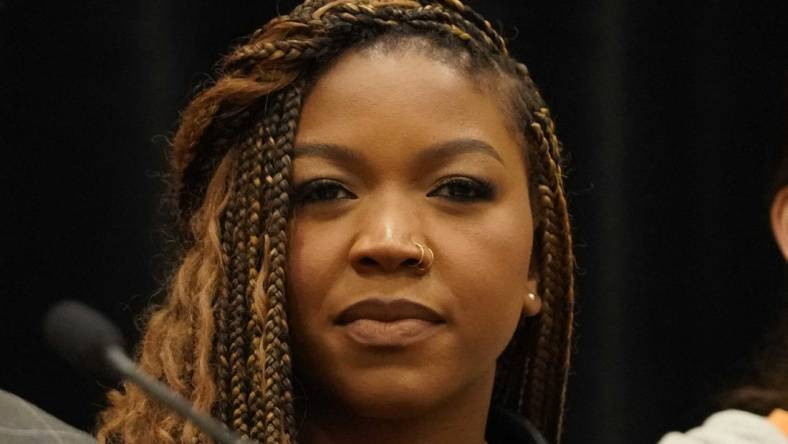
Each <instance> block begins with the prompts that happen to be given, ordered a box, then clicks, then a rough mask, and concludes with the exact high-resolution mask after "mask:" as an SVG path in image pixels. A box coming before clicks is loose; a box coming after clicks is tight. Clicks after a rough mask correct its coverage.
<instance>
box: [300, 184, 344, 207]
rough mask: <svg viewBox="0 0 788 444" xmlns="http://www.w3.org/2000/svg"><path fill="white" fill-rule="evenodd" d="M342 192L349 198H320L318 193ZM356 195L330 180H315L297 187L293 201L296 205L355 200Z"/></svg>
mask: <svg viewBox="0 0 788 444" xmlns="http://www.w3.org/2000/svg"><path fill="white" fill-rule="evenodd" d="M329 191H333V192H342V193H345V194H347V195H348V196H349V197H326V196H320V195H319V194H318V193H325V192H329ZM355 198H356V195H355V194H353V193H351V192H350V191H348V190H347V188H345V187H344V186H342V184H341V183H340V182H337V181H336V180H332V179H317V180H313V181H311V182H307V183H305V184H303V185H301V186H299V187H298V188H297V189H296V190H295V201H296V203H298V204H301V205H303V204H308V203H313V202H326V201H329V200H338V199H355Z"/></svg>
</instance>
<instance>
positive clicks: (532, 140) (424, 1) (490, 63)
mask: <svg viewBox="0 0 788 444" xmlns="http://www.w3.org/2000/svg"><path fill="white" fill-rule="evenodd" d="M408 38H422V39H427V40H428V41H429V43H430V44H431V45H432V46H433V47H434V49H436V55H440V54H438V53H440V51H443V52H444V53H445V52H446V51H449V52H451V53H452V55H458V54H459V55H462V54H466V55H467V57H464V58H463V57H460V58H457V57H452V58H451V59H447V60H451V61H453V63H457V64H459V65H461V67H462V68H465V69H466V71H467V72H469V73H470V74H472V75H479V74H484V75H487V76H490V75H493V76H497V77H496V80H500V82H498V83H496V86H498V87H499V89H500V86H507V87H508V88H503V89H508V90H509V91H507V93H504V94H502V97H504V98H505V101H506V102H510V103H507V105H508V108H509V109H508V111H510V114H511V117H512V119H513V121H515V122H516V127H517V128H516V129H517V130H518V131H519V132H520V133H521V134H522V135H523V137H524V142H525V143H524V149H525V150H526V156H525V157H526V164H527V165H526V166H527V171H528V176H529V180H530V182H531V183H530V187H531V197H532V199H531V200H532V205H533V206H534V214H535V217H536V221H537V223H536V224H535V227H536V228H535V231H536V233H535V238H534V251H533V255H534V266H535V267H536V268H538V270H537V272H538V277H539V289H538V291H539V295H540V296H541V297H542V299H543V309H542V312H541V314H540V315H539V316H538V317H536V318H523V319H521V321H520V323H519V325H518V327H517V330H516V331H515V334H514V337H513V339H512V341H511V342H510V344H509V345H508V346H507V348H506V350H505V351H504V353H503V354H502V356H501V357H500V358H499V362H498V366H497V370H496V382H495V387H494V392H493V402H494V403H496V404H499V405H502V406H505V407H508V408H510V409H513V410H516V411H518V412H520V413H522V414H524V415H525V416H527V417H528V418H529V419H530V420H531V421H532V422H533V423H534V424H535V425H536V426H537V427H538V428H539V429H541V430H542V431H543V432H544V433H545V435H546V436H547V438H548V439H549V440H550V441H553V442H558V441H559V439H560V433H561V429H562V419H563V409H564V402H565V392H566V383H567V377H568V369H569V357H570V350H571V335H572V314H573V300H574V295H573V266H574V259H573V255H572V242H571V230H570V225H569V215H568V209H567V202H566V198H565V193H564V188H563V174H562V170H561V165H562V157H561V146H560V143H559V142H558V138H557V137H556V133H555V125H554V123H553V120H552V118H551V117H550V113H549V110H548V109H547V107H546V106H545V104H544V101H543V100H542V98H541V95H540V94H539V92H538V90H537V88H536V86H535V85H534V83H533V82H532V80H531V78H530V75H529V73H528V70H527V69H526V68H525V66H524V65H522V64H519V63H517V62H516V61H514V60H513V59H512V58H510V57H509V55H508V51H507V48H506V44H505V42H504V40H503V39H502V38H501V36H500V35H499V34H498V33H497V32H496V31H495V30H494V29H493V28H492V26H491V25H490V24H489V22H487V21H486V20H485V19H484V18H483V17H481V16H480V15H479V14H477V13H476V12H474V11H473V10H472V9H470V8H468V7H467V6H465V5H463V4H462V3H461V2H460V1H458V0H437V1H428V0H419V1H413V0H335V1H326V0H306V1H305V2H304V3H302V4H301V5H300V6H298V7H296V8H295V9H294V10H293V11H292V12H291V14H289V15H286V16H282V17H279V18H277V19H274V20H272V21H271V22H270V23H269V24H268V25H266V26H265V27H263V28H261V29H259V30H257V31H255V32H254V33H253V34H252V35H251V36H250V38H249V40H248V41H247V42H245V43H244V44H242V45H241V46H239V47H238V48H236V49H235V50H234V51H232V52H231V53H230V54H229V55H228V56H226V57H225V59H224V62H223V67H222V70H221V72H220V77H219V78H218V80H217V81H216V83H215V84H214V85H213V86H211V87H209V88H208V89H206V90H205V91H203V92H202V93H201V94H200V95H199V96H197V97H196V98H195V99H194V100H193V101H192V103H191V104H190V105H189V106H188V107H187V109H186V110H185V111H184V113H183V116H182V122H181V126H180V127H179V129H178V132H177V134H176V137H175V140H174V143H173V145H174V146H173V152H174V156H173V163H174V176H175V177H174V179H175V180H174V187H173V189H174V194H175V197H176V204H177V211H178V214H179V220H180V221H181V222H182V224H183V226H184V228H185V229H186V230H184V231H187V232H191V239H190V241H191V242H192V243H193V246H192V248H197V247H198V246H199V244H200V238H201V237H205V236H208V235H210V233H208V234H206V233H205V232H204V231H198V230H194V229H191V228H190V226H193V225H194V219H195V218H198V217H212V218H214V219H216V220H217V223H216V224H214V225H216V226H218V227H219V228H218V229H217V230H216V231H217V233H215V235H216V236H217V237H218V238H219V239H220V249H221V251H220V256H221V259H222V260H221V266H220V267H219V268H220V270H218V271H217V273H218V274H219V275H220V276H219V279H218V284H217V288H216V291H215V296H214V299H213V301H212V303H211V304H212V305H210V307H211V310H212V311H213V315H212V316H208V317H206V319H208V321H210V322H212V323H214V324H215V325H211V328H213V329H214V330H213V331H214V332H215V333H214V341H213V343H212V344H211V348H210V349H208V350H205V349H204V347H202V348H200V347H198V349H197V350H194V351H193V352H192V353H197V354H205V353H209V354H210V355H211V357H212V358H211V362H212V363H213V366H212V367H213V371H214V374H213V375H212V377H213V379H214V381H212V382H214V383H215V386H210V387H213V388H214V389H215V390H216V393H215V396H214V397H213V398H212V399H213V404H212V410H213V412H214V413H215V414H216V415H217V416H218V417H219V418H220V419H221V420H222V421H223V422H224V423H225V424H227V425H228V427H231V428H232V429H234V430H236V431H238V432H239V433H240V434H242V435H244V436H246V437H250V438H252V439H255V440H258V441H260V442H265V443H282V442H295V440H296V434H297V427H296V422H295V409H294V395H293V387H292V379H293V378H292V365H291V356H290V349H289V332H288V325H287V317H286V299H287V295H286V272H285V270H286V263H287V224H288V219H289V215H290V205H291V204H290V193H291V177H292V171H291V170H292V158H291V156H292V148H293V142H294V140H295V135H296V130H297V123H298V120H299V116H300V112H301V104H302V102H303V100H304V98H305V96H306V95H307V94H308V91H309V87H310V85H311V84H312V82H314V80H315V79H316V77H317V76H319V74H320V72H321V70H324V69H326V68H327V67H328V66H329V65H330V63H331V61H332V60H333V59H334V58H335V57H336V56H337V55H338V54H340V53H341V52H343V51H346V50H348V49H349V48H363V47H369V46H371V45H374V44H375V43H376V42H379V41H382V40H384V39H389V40H390V42H389V43H391V44H396V43H397V42H398V41H402V40H405V39H408ZM224 164H229V165H231V166H230V170H231V173H229V174H226V178H225V179H224V180H225V184H223V185H221V186H219V185H217V184H215V182H216V181H217V179H216V177H214V176H215V172H216V171H217V165H224ZM209 182H210V184H209ZM217 190H218V191H217ZM215 193H225V195H224V196H223V198H224V200H223V202H224V204H223V205H222V206H221V207H219V208H218V209H217V210H216V211H214V214H207V215H206V214H205V208H204V207H205V205H206V202H208V201H209V200H211V199H209V197H210V196H212V195H213V194H215ZM212 200H214V201H215V200H216V198H215V197H214V198H213V199H212ZM187 237H188V235H187ZM158 328H165V327H163V326H160V327H158ZM150 329H151V326H150V325H149V326H148V330H150ZM152 334H153V333H152V332H150V331H146V337H147V336H148V335H152ZM192 334H193V333H192ZM146 352H147V354H148V355H150V354H153V353H154V352H155V351H154V350H143V352H142V355H143V357H145V355H146ZM159 365H160V366H164V364H163V363H160V364H159ZM172 365H178V363H177V362H176V363H174V364H172ZM181 372H182V373H184V372H183V371H182V370H181ZM201 374H202V373H201ZM154 375H156V376H158V377H160V378H161V379H164V380H166V378H165V377H163V376H162V372H154ZM194 383H195V384H198V383H199V381H196V382H194ZM203 385H204V384H203ZM120 396H122V395H117V394H116V395H115V399H116V400H117V399H121V398H119V397H120ZM134 396H141V395H139V394H131V393H127V394H126V398H127V399H125V400H123V402H115V406H114V410H113V409H112V408H111V409H110V410H109V411H108V412H106V413H105V415H104V422H103V426H102V429H101V430H100V433H99V436H100V437H106V436H109V437H111V436H123V437H131V436H134V433H130V432H129V431H128V430H126V429H124V425H123V417H124V416H125V417H126V418H127V421H128V422H130V423H131V422H133V420H139V418H137V417H135V415H137V416H139V415H145V413H141V410H140V409H139V404H140V403H142V402H143V401H142V400H135V399H132V398H134ZM124 402H125V404H124ZM113 415H114V416H113ZM152 417H153V414H150V416H149V418H152ZM166 419H167V423H168V424H171V423H172V422H173V418H172V417H171V416H170V417H167V418H166ZM175 422H176V425H175V426H170V427H169V428H168V430H169V432H170V433H171V434H173V436H174V437H175V438H178V437H180V438H179V439H180V440H181V441H179V442H193V441H194V439H187V438H189V437H188V436H186V434H182V435H181V434H179V433H180V431H181V430H183V424H182V422H181V423H179V424H178V423H177V421H175ZM145 432H146V431H145V429H144V428H142V429H141V428H137V431H136V432H135V433H137V435H136V438H137V439H138V440H139V441H140V442H143V441H146V438H145V435H144V433H145ZM149 433H152V432H149ZM202 439H204V440H207V439H206V438H202ZM198 440H199V439H198Z"/></svg>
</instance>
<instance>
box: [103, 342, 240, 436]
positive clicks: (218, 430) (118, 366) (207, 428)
mask: <svg viewBox="0 0 788 444" xmlns="http://www.w3.org/2000/svg"><path fill="white" fill-rule="evenodd" d="M104 356H105V358H106V360H107V362H108V363H109V364H110V365H112V367H113V368H114V369H115V370H116V371H117V372H119V373H120V374H121V375H123V376H124V377H126V378H128V379H129V380H131V382H133V383H134V384H136V385H137V386H138V387H139V388H141V389H142V390H143V391H144V392H145V393H147V394H148V395H150V396H151V397H152V398H153V399H156V400H159V401H161V402H163V403H164V404H165V405H167V407H169V408H171V409H173V410H175V411H176V412H177V413H178V414H179V415H181V416H183V417H184V418H186V419H188V420H190V421H191V422H193V423H194V424H196V425H197V427H198V428H200V430H202V431H203V432H205V433H207V434H208V435H209V436H210V437H211V438H213V440H214V441H216V442H217V444H253V443H252V441H250V440H248V439H243V438H241V437H239V436H238V435H237V434H235V433H233V432H231V431H230V430H227V428H225V427H224V425H223V424H221V423H219V421H216V420H215V419H213V418H211V417H210V416H208V415H205V414H203V413H202V412H199V411H198V410H197V409H195V408H194V406H193V405H192V404H191V403H190V402H188V401H187V400H186V399H184V398H183V397H182V396H180V395H178V393H176V392H174V391H173V390H171V389H170V388H169V387H167V386H166V385H164V384H162V383H161V382H160V381H158V380H156V379H154V378H152V377H151V376H149V375H147V374H146V373H144V372H142V371H140V370H139V369H138V368H137V365H136V364H134V362H133V361H132V360H131V359H129V357H128V356H126V353H125V352H124V351H123V349H122V348H121V347H119V346H117V345H110V346H108V347H107V348H106V349H105V355H104Z"/></svg>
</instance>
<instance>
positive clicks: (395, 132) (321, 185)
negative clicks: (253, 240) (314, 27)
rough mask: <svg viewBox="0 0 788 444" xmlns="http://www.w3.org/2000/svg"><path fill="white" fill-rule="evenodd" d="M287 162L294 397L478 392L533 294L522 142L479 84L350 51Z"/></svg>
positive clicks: (430, 67) (356, 400)
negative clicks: (420, 266) (299, 384)
mask: <svg viewBox="0 0 788 444" xmlns="http://www.w3.org/2000/svg"><path fill="white" fill-rule="evenodd" d="M293 172H294V185H295V187H296V197H295V199H296V201H297V204H296V207H295V210H294V213H293V216H292V221H291V225H290V233H289V235H290V247H289V252H290V253H289V270H288V273H289V275H288V276H289V282H288V285H289V288H288V291H289V295H288V298H289V300H288V304H289V308H288V310H289V313H288V316H289V320H290V326H291V334H292V336H293V349H294V357H295V367H296V371H297V373H298V374H299V376H300V377H301V378H302V379H305V382H306V385H307V387H308V391H309V390H311V391H313V392H317V391H319V393H320V396H318V397H315V396H312V397H311V398H310V402H313V401H315V400H316V398H317V399H319V400H321V401H322V402H326V403H327V405H334V406H341V407H342V408H347V409H350V411H353V412H355V413H357V414H358V413H360V414H363V415H368V416H376V417H398V416H406V415H416V414H423V413H425V412H428V411H429V410H430V409H434V408H438V407H440V406H441V404H444V405H445V403H452V402H460V401H461V400H463V399H466V398H467V397H468V396H477V397H478V396H482V397H484V396H486V397H487V399H488V400H489V394H490V390H491V388H492V383H493V376H494V372H495V361H496V358H497V357H498V356H499V355H500V354H501V353H502V351H503V350H504V348H505V346H506V345H507V343H508V342H509V340H510V339H511V337H512V335H513V333H514V330H515V327H516V325H517V322H518V320H519V317H520V314H521V312H522V310H523V306H524V303H525V302H524V301H525V300H526V295H527V294H528V292H529V291H533V288H532V282H531V283H529V281H528V271H529V261H530V256H531V247H532V241H533V223H532V215H531V208H530V204H529V198H528V182H527V179H526V172H525V168H524V160H523V154H522V152H521V146H520V142H519V139H518V138H517V137H516V136H515V134H513V133H512V131H511V125H509V123H508V121H507V116H506V115H505V114H504V113H503V112H502V110H501V106H500V103H499V102H498V98H497V97H495V94H490V93H484V92H482V91H481V90H480V89H479V88H478V87H476V86H475V85H474V82H473V80H472V79H471V78H469V77H468V76H467V75H466V74H464V73H463V72H461V71H460V70H458V69H456V68H454V67H451V66H449V65H447V64H445V63H441V62H438V61H435V60H434V59H431V58H430V57H428V56H425V55H422V54H419V53H417V52H414V51H408V50H405V51H395V52H394V53H393V54H392V53H389V54H381V53H376V52H372V51H366V52H361V53H360V52H350V53H348V54H346V55H344V56H342V57H341V58H340V60H339V61H338V62H337V63H336V64H335V65H334V66H333V67H332V68H331V69H330V70H328V71H327V72H326V73H325V74H324V75H323V76H322V77H321V78H320V79H319V80H318V81H317V83H316V85H315V86H314V89H313V90H312V91H311V93H310V95H309V96H308V97H307V98H306V100H305V102H304V106H303V112H302V115H301V120H300V123H299V128H298V133H297V136H296V144H295V156H294V165H293ZM416 242H419V243H422V244H424V245H426V246H428V247H429V248H430V249H432V251H433V252H434V261H433V264H432V266H431V268H430V269H429V270H427V271H426V272H423V273H422V272H419V271H418V270H417V269H416V268H415V267H413V264H414V263H415V262H416V261H418V259H419V256H420V249H419V247H418V246H417V245H416ZM368 299H369V300H377V302H376V303H374V304H371V305H370V306H368V307H367V309H366V310H355V312H354V313H353V314H352V315H349V314H348V312H347V311H345V310H346V309H347V308H348V307H350V306H351V305H353V304H356V303H359V302H361V301H364V300H368ZM395 300H404V301H409V302H414V303H418V304H421V305H423V306H425V307H427V308H429V309H431V310H432V311H433V312H434V313H432V314H431V315H429V316H427V315H426V314H425V313H423V312H421V311H420V310H408V307H405V308H404V309H402V310H398V308H402V306H399V307H396V306H391V305H388V306H387V304H389V303H390V302H391V301H395ZM405 305H407V304H405ZM387 307H388V308H387ZM410 308H412V307H410ZM436 315H437V316H436ZM414 318H415V319H417V320H416V321H413V319H414ZM408 319H410V320H408ZM350 320H355V321H354V322H350ZM414 335H415V336H414Z"/></svg>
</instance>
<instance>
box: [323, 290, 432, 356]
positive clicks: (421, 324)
mask: <svg viewBox="0 0 788 444" xmlns="http://www.w3.org/2000/svg"><path fill="white" fill-rule="evenodd" d="M335 323H336V324H337V325H338V326H339V327H340V329H341V331H343V332H344V333H345V334H346V335H347V337H348V338H349V339H350V340H351V341H352V342H354V343H356V344H358V345H360V346H362V347H372V348H375V349H381V348H388V349H402V348H405V347H408V346H412V345H415V344H416V343H420V342H423V341H426V340H427V339H429V338H431V337H434V336H436V335H437V334H438V333H440V332H441V331H443V327H444V326H445V323H446V321H445V320H444V319H443V317H442V316H441V315H439V314H438V313H437V312H436V311H435V310H433V309H431V308H429V307H427V306H425V305H421V304H419V303H416V302H413V301H409V300H407V299H397V300H393V301H384V300H382V299H365V300H363V301H360V302H356V303H355V304H353V305H351V306H349V307H348V308H346V309H345V310H343V311H342V313H340V314H339V316H338V317H337V319H336V321H335Z"/></svg>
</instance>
